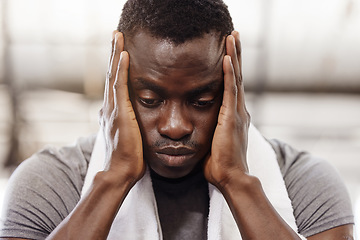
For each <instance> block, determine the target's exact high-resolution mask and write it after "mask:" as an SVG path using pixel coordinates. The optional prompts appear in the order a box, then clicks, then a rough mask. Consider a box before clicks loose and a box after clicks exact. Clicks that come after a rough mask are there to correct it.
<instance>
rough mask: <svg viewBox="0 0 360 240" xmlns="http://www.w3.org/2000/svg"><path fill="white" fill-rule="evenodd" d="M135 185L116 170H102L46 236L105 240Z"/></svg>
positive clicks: (51, 237) (50, 237)
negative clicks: (120, 176) (116, 174)
mask: <svg viewBox="0 0 360 240" xmlns="http://www.w3.org/2000/svg"><path fill="white" fill-rule="evenodd" d="M133 184H134V183H132V182H131V181H127V180H125V181H121V180H119V179H118V178H116V176H115V174H113V173H110V172H99V173H98V174H97V175H96V177H95V178H94V182H93V185H92V187H91V189H90V190H89V192H88V193H87V195H86V196H85V197H83V199H82V200H80V202H79V203H78V205H77V206H76V207H75V209H74V210H73V211H72V212H71V213H70V215H69V216H68V217H66V218H65V219H64V221H63V222H61V223H60V225H59V226H58V227H57V228H56V229H55V230H54V231H53V232H52V233H51V235H50V236H49V237H48V238H47V239H106V237H107V235H108V233H109V231H110V227H111V225H112V222H113V220H114V218H115V216H116V214H117V212H118V209H119V208H120V206H121V204H122V202H123V200H124V198H125V197H126V195H127V193H128V192H129V190H130V188H131V187H132V185H133Z"/></svg>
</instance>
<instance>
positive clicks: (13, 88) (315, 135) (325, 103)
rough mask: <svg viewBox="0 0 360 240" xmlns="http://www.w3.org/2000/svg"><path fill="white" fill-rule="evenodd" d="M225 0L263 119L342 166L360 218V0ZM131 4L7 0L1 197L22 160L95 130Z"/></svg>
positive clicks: (0, 40) (1, 31)
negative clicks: (120, 26)
mask: <svg viewBox="0 0 360 240" xmlns="http://www.w3.org/2000/svg"><path fill="white" fill-rule="evenodd" d="M225 2H226V3H227V4H228V5H229V9H230V12H231V14H232V16H233V20H234V24H235V27H236V29H237V30H239V31H240V34H241V38H242V49H243V51H242V52H243V69H244V70H243V72H244V78H245V84H246V86H245V89H246V97H247V100H248V108H249V111H250V113H251V115H252V119H253V121H254V123H255V125H256V126H257V127H258V128H259V129H260V130H261V131H262V133H263V134H264V135H265V136H266V137H268V138H278V139H281V140H283V141H286V142H288V143H290V144H292V145H293V146H295V147H296V148H298V149H302V150H307V151H310V152H312V153H313V154H315V155H317V156H320V157H322V158H324V159H327V160H328V161H329V162H330V163H331V164H332V165H333V166H335V168H336V169H337V170H338V171H339V174H340V175H341V176H342V178H343V179H344V181H345V184H346V186H347V188H348V190H349V193H350V196H351V199H352V203H353V206H354V212H355V213H356V219H357V221H359V219H358V218H359V217H360V174H359V173H360V0H317V1H313V0H301V1H300V0H252V1H245V0H227V1H225ZM123 3H124V1H123V0H105V1H104V0H102V1H100V0H0V199H1V197H2V196H3V194H4V188H5V186H6V182H7V179H8V177H9V176H10V174H11V172H12V171H13V170H14V168H15V167H16V166H17V165H18V164H19V163H20V162H21V161H23V160H24V159H26V158H27V157H29V156H30V155H31V154H33V153H34V152H36V151H38V150H40V149H41V148H43V147H44V146H46V145H48V144H51V145H56V146H62V145H66V144H71V143H73V142H74V141H75V140H76V139H77V138H78V137H80V136H87V135H90V134H91V133H94V132H96V131H97V128H98V124H97V122H98V110H99V109H100V106H101V103H102V94H103V84H104V77H105V73H106V70H107V62H108V56H109V53H110V40H111V33H112V30H114V29H115V28H116V26H117V22H118V19H119V16H120V13H121V9H122V6H123ZM0 208H1V207H0ZM359 239H360V238H359Z"/></svg>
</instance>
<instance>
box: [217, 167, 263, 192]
mask: <svg viewBox="0 0 360 240" xmlns="http://www.w3.org/2000/svg"><path fill="white" fill-rule="evenodd" d="M219 190H220V191H221V192H222V193H223V194H224V196H227V195H228V196H229V195H233V194H236V195H238V194H241V195H244V194H246V195H256V194H257V193H259V192H262V186H261V182H260V180H259V179H258V178H257V177H255V176H253V175H249V174H247V173H244V172H243V171H240V170H239V171H236V170H234V171H232V172H231V174H229V177H228V178H227V181H226V182H223V183H222V184H221V186H220V188H219Z"/></svg>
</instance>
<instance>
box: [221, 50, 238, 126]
mask: <svg viewBox="0 0 360 240" xmlns="http://www.w3.org/2000/svg"><path fill="white" fill-rule="evenodd" d="M223 71H224V96H223V102H222V106H221V110H220V111H221V114H225V115H226V116H228V117H229V118H230V119H231V118H233V116H234V114H235V111H236V109H237V94H238V88H237V86H236V79H235V72H234V68H233V64H232V61H231V57H230V56H229V55H226V56H225V57H224V61H223Z"/></svg>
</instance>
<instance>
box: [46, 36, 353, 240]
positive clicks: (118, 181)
mask: <svg viewBox="0 0 360 240" xmlns="http://www.w3.org/2000/svg"><path fill="white" fill-rule="evenodd" d="M114 39H115V40H114V41H113V51H112V55H111V61H110V65H109V73H108V75H107V80H106V89H105V97H104V104H103V108H102V110H101V116H102V121H101V124H102V126H103V129H104V131H105V132H104V133H105V136H106V144H107V151H106V159H107V161H108V164H107V168H106V170H105V171H103V172H100V173H98V174H97V175H96V177H95V179H94V182H93V185H92V188H91V189H90V190H89V192H88V193H87V195H86V196H85V197H84V198H83V199H82V200H81V201H80V202H79V203H78V205H77V206H76V207H75V209H74V210H73V211H72V212H71V214H70V215H69V216H68V217H67V218H66V219H65V220H64V221H63V222H62V223H61V224H60V225H59V226H58V227H57V228H56V229H55V230H54V231H53V232H52V234H51V235H50V236H49V238H48V239H106V236H107V235H108V232H109V230H110V226H111V224H112V221H113V219H114V217H115V215H116V213H117V211H118V209H119V208H120V207H121V204H122V202H123V200H124V198H125V197H126V195H127V193H128V192H129V190H130V189H131V187H132V186H133V185H134V184H135V183H136V181H137V180H139V179H140V178H141V177H142V176H143V174H144V171H145V168H146V167H145V166H146V164H145V163H146V162H147V163H148V164H149V165H150V167H151V168H152V169H153V170H154V171H156V172H157V173H158V174H160V175H162V176H165V177H169V178H177V177H182V176H185V175H187V174H189V173H191V172H192V171H196V170H199V169H201V168H199V167H200V166H203V171H204V175H205V177H206V179H207V180H208V181H209V182H210V183H212V184H214V185H215V186H216V187H217V188H218V189H219V190H220V191H221V192H222V194H223V195H224V197H225V199H226V201H227V203H228V205H229V207H230V209H231V211H232V214H233V216H234V218H235V220H236V222H237V226H238V228H239V229H240V231H241V233H242V238H243V239H244V240H247V239H276V240H279V239H284V240H289V239H299V238H298V237H297V235H296V234H295V233H294V232H293V231H292V230H291V229H290V228H289V227H288V226H287V225H286V223H285V222H284V221H283V220H282V219H281V217H280V216H279V215H278V214H277V212H276V211H275V210H274V208H273V207H272V205H271V204H270V202H269V201H268V199H267V198H266V196H265V194H264V193H263V191H262V187H261V183H260V181H259V180H258V179H257V178H256V177H254V176H251V175H249V174H248V167H247V162H246V149H247V132H248V126H249V122H250V116H249V114H248V112H247V110H246V105H245V100H244V87H243V80H242V72H241V46H240V37H239V34H238V33H237V32H233V33H232V34H231V35H230V36H228V37H227V38H226V39H224V41H223V42H221V43H219V42H218V41H216V40H217V39H218V36H217V35H216V34H208V35H204V36H203V37H202V38H200V39H196V40H192V41H189V42H187V43H185V45H179V46H176V45H173V44H171V43H169V42H166V41H161V40H159V39H155V38H153V37H151V36H150V35H148V34H147V33H146V32H139V33H138V34H137V35H136V36H134V38H133V39H131V40H129V39H128V40H126V41H125V42H126V44H125V49H126V50H127V51H123V49H124V37H123V35H122V34H121V33H117V32H115V33H114ZM140 40H141V41H140ZM224 45H225V50H224ZM210 52H211V53H210ZM129 54H130V56H131V58H130V57H129ZM130 66H131V67H130ZM128 79H130V80H129V82H128ZM212 82H214V84H211V85H212V86H213V87H212V88H210V90H209V89H207V90H205V91H199V89H200V90H204V88H203V86H207V85H209V83H212ZM195 89H197V91H193V90H195ZM129 90H130V91H129ZM129 92H130V95H129ZM204 106H205V107H204ZM120 133H121V134H120ZM120 146H132V147H131V148H124V147H120ZM164 146H166V148H164ZM163 155H165V156H163ZM308 239H310V240H318V239H327V240H341V239H353V238H352V225H344V226H340V227H337V228H333V229H330V230H328V231H325V232H323V233H320V234H317V235H314V236H311V237H309V238H308Z"/></svg>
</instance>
